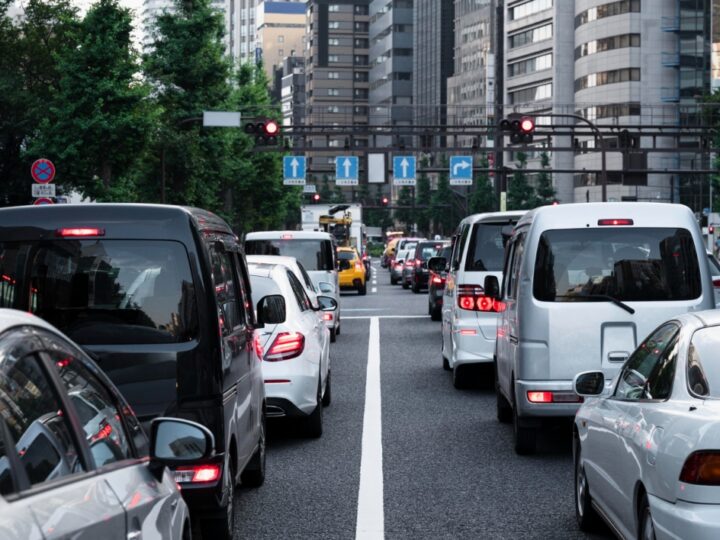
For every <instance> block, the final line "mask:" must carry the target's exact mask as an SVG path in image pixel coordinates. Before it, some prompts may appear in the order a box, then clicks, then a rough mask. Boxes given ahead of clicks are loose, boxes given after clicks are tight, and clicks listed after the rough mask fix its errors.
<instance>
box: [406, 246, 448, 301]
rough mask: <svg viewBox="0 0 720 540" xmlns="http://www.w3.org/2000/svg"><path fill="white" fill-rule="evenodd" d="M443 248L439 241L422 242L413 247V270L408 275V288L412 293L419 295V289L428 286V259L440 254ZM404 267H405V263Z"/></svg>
mask: <svg viewBox="0 0 720 540" xmlns="http://www.w3.org/2000/svg"><path fill="white" fill-rule="evenodd" d="M443 247H445V243H443V242H442V241H439V240H434V241H432V242H431V241H429V240H424V241H422V242H418V243H417V245H416V246H415V257H414V260H415V263H414V264H413V265H412V266H413V269H412V271H411V273H410V287H411V288H412V292H414V293H419V292H420V289H424V288H426V287H427V286H428V276H429V275H430V271H429V270H428V266H427V262H428V259H430V258H431V257H434V256H435V255H437V254H438V253H440V251H441V250H442V248H443ZM405 266H407V263H406V264H405Z"/></svg>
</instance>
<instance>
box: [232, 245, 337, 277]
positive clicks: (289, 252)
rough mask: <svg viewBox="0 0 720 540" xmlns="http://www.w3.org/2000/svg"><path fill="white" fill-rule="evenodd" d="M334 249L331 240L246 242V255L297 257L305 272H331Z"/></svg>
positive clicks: (333, 267)
mask: <svg viewBox="0 0 720 540" xmlns="http://www.w3.org/2000/svg"><path fill="white" fill-rule="evenodd" d="M332 252H333V247H332V242H330V240H320V239H318V240H314V239H311V238H310V239H300V238H277V239H268V240H246V241H245V254H246V255H284V256H286V257H295V258H296V259H297V260H298V261H300V263H301V264H302V265H303V266H304V267H305V270H309V271H311V272H312V271H315V270H324V271H331V270H334V269H335V266H334V263H333V253H332Z"/></svg>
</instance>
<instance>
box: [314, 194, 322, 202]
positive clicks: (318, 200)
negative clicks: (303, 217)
mask: <svg viewBox="0 0 720 540" xmlns="http://www.w3.org/2000/svg"><path fill="white" fill-rule="evenodd" d="M313 201H315V202H320V194H319V193H315V195H313Z"/></svg>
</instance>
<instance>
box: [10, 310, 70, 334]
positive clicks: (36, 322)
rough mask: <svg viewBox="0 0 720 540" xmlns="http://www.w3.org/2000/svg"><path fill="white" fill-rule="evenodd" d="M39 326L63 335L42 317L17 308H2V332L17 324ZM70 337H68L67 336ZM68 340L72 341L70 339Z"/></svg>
mask: <svg viewBox="0 0 720 540" xmlns="http://www.w3.org/2000/svg"><path fill="white" fill-rule="evenodd" d="M26 325H31V326H39V327H40V328H43V329H45V330H50V331H51V332H53V333H55V334H60V335H63V334H62V332H60V331H59V330H58V329H57V328H55V327H54V326H53V325H51V324H50V323H48V322H45V321H44V320H42V319H41V318H40V317H37V316H35V315H32V314H31V313H27V312H25V311H18V310H17V309H8V308H0V332H5V330H9V329H10V328H14V327H16V326H26ZM66 339H68V338H66ZM68 341H70V340H69V339H68Z"/></svg>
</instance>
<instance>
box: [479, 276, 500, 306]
mask: <svg viewBox="0 0 720 540" xmlns="http://www.w3.org/2000/svg"><path fill="white" fill-rule="evenodd" d="M483 289H485V296H489V297H490V298H494V299H495V300H499V299H500V282H499V281H498V278H497V277H495V276H485V282H484V283H483Z"/></svg>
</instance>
